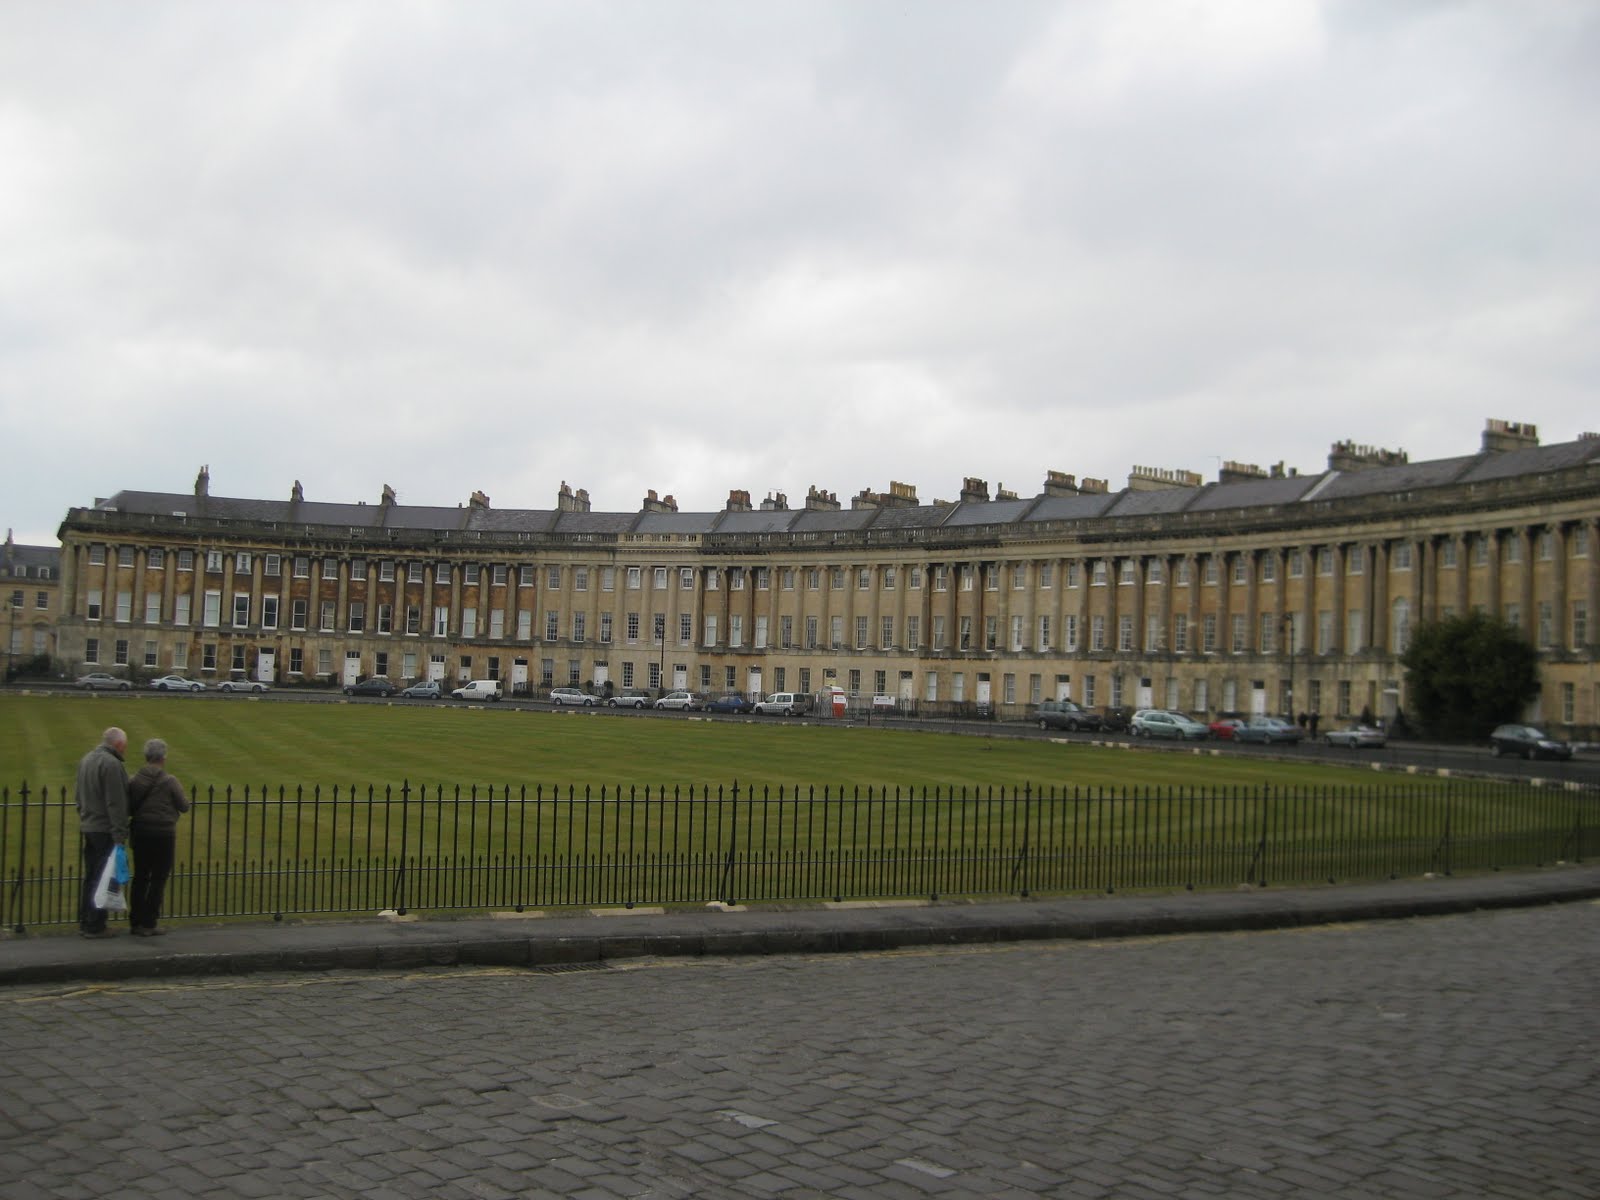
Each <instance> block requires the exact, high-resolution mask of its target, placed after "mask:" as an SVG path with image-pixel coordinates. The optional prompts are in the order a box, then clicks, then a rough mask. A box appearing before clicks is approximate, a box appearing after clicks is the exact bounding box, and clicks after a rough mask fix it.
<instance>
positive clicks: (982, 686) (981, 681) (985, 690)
mask: <svg viewBox="0 0 1600 1200" xmlns="http://www.w3.org/2000/svg"><path fill="white" fill-rule="evenodd" d="M989 689H990V683H989V677H988V676H987V675H979V676H978V706H979V707H980V708H981V707H984V706H986V705H987V704H988V703H989Z"/></svg>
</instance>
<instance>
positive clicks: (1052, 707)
mask: <svg viewBox="0 0 1600 1200" xmlns="http://www.w3.org/2000/svg"><path fill="white" fill-rule="evenodd" d="M1033 719H1034V721H1036V722H1037V723H1038V726H1039V728H1040V729H1066V730H1070V731H1071V732H1073V733H1077V732H1078V730H1080V729H1099V728H1100V723H1101V722H1100V714H1099V713H1095V712H1090V711H1089V710H1088V709H1087V708H1084V707H1083V706H1082V705H1081V704H1077V703H1074V702H1073V701H1071V700H1041V701H1040V702H1039V707H1038V708H1036V709H1034V710H1033Z"/></svg>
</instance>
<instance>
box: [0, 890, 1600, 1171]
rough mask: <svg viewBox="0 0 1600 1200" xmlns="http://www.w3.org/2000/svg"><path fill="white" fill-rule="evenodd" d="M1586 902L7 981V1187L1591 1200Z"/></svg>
mask: <svg viewBox="0 0 1600 1200" xmlns="http://www.w3.org/2000/svg"><path fill="white" fill-rule="evenodd" d="M1597 997H1600V904H1597V903H1589V902H1584V903H1571V904H1565V905H1557V906H1550V907H1542V908H1532V909H1517V910H1509V911H1499V912H1492V913H1479V914H1473V915H1468V916H1455V917H1438V918H1414V919H1411V920H1400V921H1392V922H1383V923H1374V924H1360V925H1347V926H1325V927H1319V928H1312V929H1306V930H1301V931H1293V932H1254V933H1234V934H1194V935H1185V936H1176V937H1168V938H1152V939H1142V940H1137V939H1136V940H1127V941H1110V942H1059V943H1057V942H1046V943H1029V944H1019V945H1002V946H989V947H967V948H940V949H927V950H921V951H903V952H895V953H885V954H875V955H834V956H804V955H800V956H788V957H780V958H745V959H714V958H702V959H673V960H651V959H643V960H629V961H626V962H625V963H621V964H618V965H612V966H609V967H596V968H590V969H586V970H581V971H567V972H558V971H538V970H527V969H516V970H512V969H483V970H435V971H422V972H415V973H406V974H398V973H396V974H386V973H372V972H363V973H360V974H332V975H310V976H303V977H299V976H296V977H291V976H282V975H264V976H251V977H247V978H242V979H233V980H220V979H218V980H204V981H186V982H159V981H157V982H143V983H124V984H97V985H86V984H72V985H55V986H48V987H47V986H19V987H14V988H8V989H6V990H5V991H4V992H3V993H0V1064H3V1065H0V1195H3V1196H4V1197H5V1198H6V1200H23V1198H26V1197H33V1196H60V1197H101V1196H105V1197H111V1196H117V1197H139V1196H192V1197H223V1196H227V1197H240V1196H263V1197H373V1198H377V1197H384V1198H395V1197H412V1196H417V1197H421V1196H429V1197H436V1198H439V1200H457V1198H462V1200H467V1198H471V1200H483V1198H487V1197H512V1196H518V1197H522V1196H532V1197H557V1196H559V1197H578V1198H582V1200H607V1198H611V1197H690V1196H693V1197H703V1198H711V1200H718V1198H723V1197H767V1196H781V1197H840V1198H846V1200H848V1198H855V1197H875V1198H876V1197H890V1198H901V1197H903V1198H912V1197H923V1196H945V1197H1006V1198H1014V1200H1022V1198H1024V1197H1038V1196H1051V1197H1054V1196H1062V1197H1112V1196H1115V1197H1118V1198H1119V1200H1154V1198H1157V1197H1160V1198H1168V1200H1170V1198H1172V1197H1203V1196H1217V1197H1230V1198H1246V1200H1248V1198H1253V1197H1286V1196H1306V1197H1311V1196H1316V1197H1324V1196H1337V1197H1341V1198H1348V1200H1360V1198H1373V1200H1376V1198H1379V1197H1382V1198H1384V1200H1409V1198H1413V1197H1415V1198H1419V1200H1421V1198H1427V1200H1437V1198H1441V1197H1445V1198H1448V1197H1462V1198H1466V1197H1472V1198H1474V1200H1481V1198H1492V1197H1539V1198H1541V1200H1547V1198H1554V1200H1562V1198H1567V1197H1570V1198H1573V1200H1577V1198H1578V1197H1584V1198H1588V1197H1592V1196H1594V1195H1595V1194H1597V1192H1600V1086H1597V1085H1600V1066H1597V1062H1600V1055H1597V1051H1600V1031H1597V1028H1596V1024H1595V1021H1594V1011H1595V1001H1596V998H1597Z"/></svg>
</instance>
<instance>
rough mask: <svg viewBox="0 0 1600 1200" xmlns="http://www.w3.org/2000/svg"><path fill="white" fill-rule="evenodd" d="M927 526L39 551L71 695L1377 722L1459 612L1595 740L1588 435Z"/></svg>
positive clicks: (198, 503)
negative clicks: (831, 690)
mask: <svg viewBox="0 0 1600 1200" xmlns="http://www.w3.org/2000/svg"><path fill="white" fill-rule="evenodd" d="M994 494H995V497H996V498H994V499H991V498H990V491H989V487H988V484H987V483H986V482H985V481H984V480H982V479H978V478H968V479H966V480H965V481H963V484H962V487H961V490H960V497H961V498H960V499H959V500H957V501H934V502H932V503H928V504H923V503H920V502H918V500H917V498H916V494H915V489H913V488H909V487H907V486H906V485H904V484H900V483H891V484H890V486H889V488H888V489H887V490H886V491H884V492H876V491H873V490H871V489H863V490H862V491H861V492H860V493H859V494H858V495H857V496H855V497H854V499H853V500H852V502H851V503H850V505H849V506H848V507H846V506H844V505H841V503H840V502H839V500H838V498H837V496H836V494H834V493H832V492H828V491H824V490H822V489H820V488H817V487H812V488H811V489H810V491H809V493H808V495H807V497H806V500H805V504H804V506H803V507H798V508H793V509H791V508H790V507H789V505H788V501H787V499H786V497H784V496H782V495H781V494H779V495H775V496H769V498H768V499H767V500H766V501H763V502H761V503H760V504H759V505H757V504H754V503H752V501H751V497H750V493H749V492H748V491H746V490H743V489H733V490H732V491H731V492H730V495H729V501H728V504H727V506H726V508H724V509H723V510H722V511H719V512H702V513H684V512H679V511H678V505H677V502H676V501H675V500H674V499H673V498H672V497H671V496H670V495H669V496H666V497H660V496H658V495H657V494H656V493H655V492H654V491H652V492H650V493H649V494H648V495H647V496H646V497H645V498H644V500H643V501H642V502H641V504H640V506H639V508H638V509H637V510H636V511H632V512H595V511H592V509H591V506H590V502H589V497H588V493H587V492H585V491H583V490H581V489H580V490H577V491H574V490H573V489H571V488H570V487H569V486H568V485H566V484H565V483H563V484H562V485H561V490H560V492H559V493H558V495H557V504H556V506H555V507H554V508H550V509H501V508H494V507H492V506H491V504H490V501H489V497H487V496H485V495H484V494H483V493H482V492H473V493H472V495H471V498H470V500H469V501H468V502H467V503H466V504H463V505H460V506H458V507H455V508H424V507H414V506H408V505H404V504H401V503H400V502H399V500H398V497H397V496H396V495H395V493H394V491H393V490H392V489H390V488H388V487H385V488H384V489H383V491H382V494H381V498H380V499H379V501H378V502H377V503H376V504H343V503H328V502H320V501H310V500H307V499H306V498H305V497H304V494H303V491H302V489H301V488H300V486H299V485H298V484H296V485H295V487H294V488H293V490H292V491H291V493H290V496H289V498H288V499H286V500H264V499H232V498H223V497H218V496H213V495H211V492H210V478H209V472H207V471H202V472H201V473H200V476H199V478H198V479H197V480H196V481H195V487H194V490H193V492H192V493H177V494H167V493H150V492H126V491H124V492H119V493H117V494H116V495H114V496H112V497H111V498H110V499H107V500H101V501H97V502H96V503H95V504H94V505H93V506H92V507H88V508H75V509H73V510H71V511H70V512H69V513H68V514H67V517H66V520H65V521H64V522H63V523H62V525H61V531H60V536H61V541H62V549H61V555H62V558H61V567H62V577H63V578H62V588H63V591H64V597H63V601H62V606H63V607H62V615H61V621H60V651H59V652H60V654H61V656H62V657H63V658H64V659H65V660H67V661H68V662H69V663H70V669H72V670H77V669H79V668H85V667H89V666H95V667H99V668H101V669H108V670H125V669H133V670H138V669H146V670H149V671H157V670H160V671H165V670H178V671H189V672H193V673H195V674H197V675H200V676H202V677H208V676H218V677H220V676H227V675H229V674H249V675H251V676H261V677H266V678H271V679H275V680H279V681H285V682H293V681H307V682H310V681H319V680H320V681H331V682H339V681H345V680H351V679H354V678H357V677H360V676H365V675H372V674H377V675H388V676H390V677H392V678H395V679H415V678H436V679H440V680H444V681H452V680H461V679H470V678H495V679H502V680H504V681H505V682H506V684H507V686H508V688H509V689H511V690H513V691H529V690H537V689H541V688H548V687H551V686H558V685H560V686H564V685H568V684H585V685H588V686H599V687H604V685H605V684H606V683H608V682H609V683H614V684H615V686H617V687H651V688H690V689H694V690H699V691H706V692H710V691H717V690H723V689H728V690H741V691H746V692H751V693H760V692H774V691H799V692H811V691H814V690H816V689H818V688H820V687H822V686H823V685H824V684H839V685H841V686H843V687H844V688H845V689H846V690H847V691H848V692H850V693H852V694H860V695H893V696H896V697H898V698H899V699H901V700H903V701H905V702H906V703H908V704H912V705H925V706H940V705H955V706H962V705H981V706H988V707H991V708H993V709H994V710H996V711H997V712H999V713H1000V714H1001V715H1008V714H1009V715H1021V714H1022V713H1023V712H1025V711H1026V706H1028V705H1030V704H1032V703H1035V702H1037V701H1039V700H1040V699H1044V698H1055V697H1071V698H1072V699H1075V700H1078V701H1079V702H1081V703H1084V704H1087V705H1092V706H1103V705H1124V706H1159V707H1170V708H1178V709H1185V710H1188V711H1191V712H1195V713H1213V712H1298V711H1301V710H1304V711H1312V710H1315V711H1318V712H1320V713H1321V714H1322V715H1323V717H1324V718H1325V719H1331V718H1333V717H1336V716H1347V715H1355V714H1359V713H1361V712H1362V710H1363V709H1369V710H1371V712H1372V713H1373V714H1375V715H1385V714H1392V713H1393V712H1394V711H1395V709H1396V708H1397V707H1398V706H1402V705H1403V704H1404V695H1403V690H1402V689H1403V682H1402V681H1403V671H1402V670H1401V668H1400V665H1399V661H1398V657H1399V655H1400V653H1401V652H1402V651H1403V649H1404V647H1405V645H1406V643H1407V641H1408V639H1409V637H1410V636H1411V631H1412V629H1413V628H1414V627H1415V626H1416V624H1417V623H1418V622H1420V621H1424V620H1429V619H1433V618H1438V617H1441V616H1445V615H1448V614H1450V613H1459V612H1466V611H1468V610H1469V609H1483V610H1487V611H1490V612H1493V613H1497V614H1499V615H1501V616H1503V617H1505V618H1506V619H1507V620H1509V621H1511V622H1512V623H1514V624H1517V625H1519V626H1521V627H1522V628H1523V629H1524V630H1526V631H1527V632H1528V633H1529V634H1530V635H1531V637H1532V639H1533V640H1534V642H1535V643H1536V644H1537V645H1538V647H1539V649H1540V653H1541V657H1542V672H1543V689H1544V690H1543V694H1542V696H1541V698H1540V699H1539V701H1538V702H1537V704H1536V706H1535V708H1536V711H1535V712H1534V713H1532V714H1530V715H1532V716H1534V717H1536V718H1538V719H1541V720H1543V721H1545V722H1546V723H1548V724H1552V725H1556V726H1561V727H1565V728H1566V729H1568V730H1579V731H1593V730H1594V729H1595V726H1596V723H1597V719H1600V695H1597V691H1600V675H1597V672H1596V645H1595V641H1596V639H1595V627H1594V624H1593V616H1594V614H1595V612H1596V611H1597V608H1600V547H1597V543H1600V528H1597V522H1600V438H1596V437H1595V436H1593V435H1585V436H1583V437H1581V438H1579V439H1578V440H1577V441H1573V442H1566V443H1561V444H1557V445H1550V446H1540V445H1539V441H1538V435H1537V431H1536V430H1534V429H1533V427H1532V426H1527V425H1520V424H1516V423H1512V422H1506V421H1491V422H1489V424H1488V426H1487V428H1486V429H1485V431H1484V435H1483V441H1482V444H1481V448H1480V449H1479V450H1478V451H1477V452H1476V453H1474V454H1468V455H1463V456H1460V457H1457V458H1449V459H1441V460H1438V461H1432V462H1421V463H1413V462H1410V461H1409V460H1408V458H1407V456H1406V455H1405V454H1404V453H1403V452H1401V451H1395V450H1381V449H1375V448H1373V447H1369V446H1360V445H1356V444H1353V443H1339V444H1338V445H1335V446H1334V447H1333V451H1332V453H1331V454H1330V456H1329V464H1328V469H1327V470H1326V471H1322V472H1320V473H1317V474H1305V475H1303V474H1300V473H1298V472H1297V471H1295V470H1292V469H1288V470H1286V469H1285V468H1284V467H1283V466H1282V465H1281V464H1279V465H1277V466H1273V467H1269V468H1266V469H1263V468H1261V467H1257V466H1255V465H1253V464H1243V463H1235V462H1230V463H1228V464H1226V465H1225V467H1224V468H1223V470H1222V472H1221V478H1220V479H1219V480H1218V481H1217V482H1215V483H1211V484H1205V483H1203V482H1202V481H1201V479H1200V477H1199V476H1198V475H1195V474H1193V473H1192V472H1190V471H1187V470H1185V469H1181V468H1178V469H1169V468H1153V467H1137V468H1135V469H1134V471H1133V473H1132V475H1131V476H1130V477H1129V480H1128V486H1126V487H1125V488H1123V489H1121V490H1118V491H1112V490H1111V489H1110V487H1109V486H1108V484H1107V482H1106V481H1104V480H1098V479H1083V480H1081V481H1080V480H1079V479H1077V478H1076V477H1075V476H1073V475H1067V474H1063V473H1062V472H1059V471H1051V472H1049V473H1048V475H1047V477H1046V479H1045V483H1044V486H1043V489H1042V490H1041V491H1040V492H1039V494H1037V495H1034V496H1030V497H1019V496H1017V494H1016V493H1015V492H1014V491H1010V490H1008V489H1006V488H1004V487H1002V486H999V485H997V486H996V489H995V493H994Z"/></svg>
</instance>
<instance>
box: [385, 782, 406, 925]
mask: <svg viewBox="0 0 1600 1200" xmlns="http://www.w3.org/2000/svg"><path fill="white" fill-rule="evenodd" d="M383 799H384V805H383V807H384V813H385V816H387V814H388V808H389V792H388V789H387V788H385V789H384V794H383ZM410 799H411V781H410V780H409V779H406V780H402V781H401V783H400V861H399V862H398V863H396V864H395V870H394V891H393V893H392V894H391V895H390V897H389V907H390V908H392V909H394V910H395V912H397V913H399V914H400V915H401V916H402V917H403V916H405V915H406V910H405V907H404V906H405V894H404V891H403V888H404V887H405V879H406V848H407V845H408V842H407V840H406V831H407V829H408V827H409V826H410V821H408V820H407V819H406V816H407V808H408V802H409V800H410ZM385 832H388V831H387V830H385Z"/></svg>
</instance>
